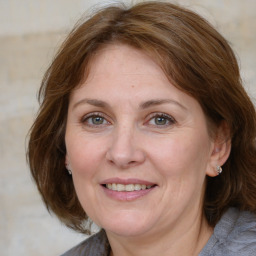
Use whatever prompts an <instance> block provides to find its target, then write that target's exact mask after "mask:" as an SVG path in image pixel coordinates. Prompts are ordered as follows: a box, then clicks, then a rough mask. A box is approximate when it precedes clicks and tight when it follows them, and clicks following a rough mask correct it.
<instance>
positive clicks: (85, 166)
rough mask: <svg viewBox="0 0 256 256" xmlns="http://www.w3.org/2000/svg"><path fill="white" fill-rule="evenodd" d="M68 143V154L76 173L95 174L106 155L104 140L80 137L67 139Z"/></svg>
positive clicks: (83, 174)
mask: <svg viewBox="0 0 256 256" xmlns="http://www.w3.org/2000/svg"><path fill="white" fill-rule="evenodd" d="M99 141H100V143H99ZM69 142H70V143H69ZM66 144H67V155H68V158H69V161H70V166H71V168H72V171H73V172H74V175H75V176H76V175H79V176H91V175H93V174H94V173H95V172H96V171H97V166H99V165H100V163H101V160H102V157H103V156H104V151H105V149H104V147H103V145H104V141H102V140H90V139H89V138H82V137H78V138H74V139H70V140H67V143H66Z"/></svg>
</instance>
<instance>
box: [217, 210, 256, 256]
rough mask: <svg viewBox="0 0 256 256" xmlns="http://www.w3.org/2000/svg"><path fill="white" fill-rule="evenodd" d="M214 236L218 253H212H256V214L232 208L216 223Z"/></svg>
mask: <svg viewBox="0 0 256 256" xmlns="http://www.w3.org/2000/svg"><path fill="white" fill-rule="evenodd" d="M214 236H215V238H216V250H214V251H216V253H213V254H212V255H216V256H218V255H226V256H229V255H232V256H233V255H234V256H240V255H241V256H249V255H255V252H256V215H255V214H253V213H251V212H246V211H239V210H237V209H236V208H230V209H229V210H228V211H227V212H226V213H225V214H224V215H223V217H222V218H221V220H220V221H219V223H218V224H217V225H216V227H215V229H214ZM217 251H219V253H217Z"/></svg>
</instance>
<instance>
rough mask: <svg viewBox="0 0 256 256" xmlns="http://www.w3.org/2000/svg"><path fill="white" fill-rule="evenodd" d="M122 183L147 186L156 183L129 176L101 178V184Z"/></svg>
mask: <svg viewBox="0 0 256 256" xmlns="http://www.w3.org/2000/svg"><path fill="white" fill-rule="evenodd" d="M113 183H115V184H123V185H128V184H143V185H148V186H153V185H156V184H155V183H153V182H150V181H146V180H141V179H136V178H129V179H121V178H109V179H106V180H103V181H102V182H101V184H102V185H103V184H113Z"/></svg>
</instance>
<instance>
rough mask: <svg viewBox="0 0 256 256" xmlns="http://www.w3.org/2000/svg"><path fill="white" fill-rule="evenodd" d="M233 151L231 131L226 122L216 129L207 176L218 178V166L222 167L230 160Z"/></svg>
mask: <svg viewBox="0 0 256 256" xmlns="http://www.w3.org/2000/svg"><path fill="white" fill-rule="evenodd" d="M230 151H231V138H230V130H229V127H228V125H227V123H226V122H225V121H223V122H222V123H221V124H220V126H219V127H218V128H217V129H216V133H215V136H214V139H213V147H212V151H211V156H210V161H209V164H208V167H207V170H206V174H207V175H208V176H210V177H215V176H217V175H218V174H219V173H218V166H222V165H223V164H224V163H225V162H226V161H227V159H228V157H229V155H230Z"/></svg>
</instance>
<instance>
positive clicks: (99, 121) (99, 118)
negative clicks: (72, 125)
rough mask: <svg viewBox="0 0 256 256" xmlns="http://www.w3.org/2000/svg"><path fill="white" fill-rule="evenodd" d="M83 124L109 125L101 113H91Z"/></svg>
mask: <svg viewBox="0 0 256 256" xmlns="http://www.w3.org/2000/svg"><path fill="white" fill-rule="evenodd" d="M82 123H83V124H85V125H87V126H102V125H108V124H109V122H108V121H107V120H106V119H105V117H104V116H103V115H102V114H101V113H90V114H87V115H86V116H84V117H83V118H82Z"/></svg>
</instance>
